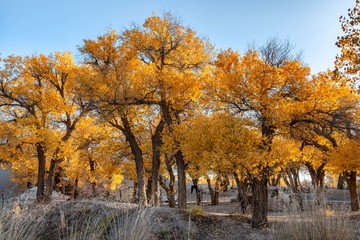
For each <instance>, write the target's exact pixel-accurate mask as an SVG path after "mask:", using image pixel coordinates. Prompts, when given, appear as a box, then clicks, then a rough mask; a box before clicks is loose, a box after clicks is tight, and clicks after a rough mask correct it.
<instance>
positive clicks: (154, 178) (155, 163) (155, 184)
mask: <svg viewBox="0 0 360 240" xmlns="http://www.w3.org/2000/svg"><path fill="white" fill-rule="evenodd" d="M164 126H165V122H164V121H163V120H161V121H160V122H159V124H158V125H157V126H156V129H155V133H154V135H152V136H151V142H152V154H153V156H152V169H151V204H152V205H153V206H159V204H160V189H159V169H160V147H161V145H162V140H161V134H162V132H163V130H164Z"/></svg>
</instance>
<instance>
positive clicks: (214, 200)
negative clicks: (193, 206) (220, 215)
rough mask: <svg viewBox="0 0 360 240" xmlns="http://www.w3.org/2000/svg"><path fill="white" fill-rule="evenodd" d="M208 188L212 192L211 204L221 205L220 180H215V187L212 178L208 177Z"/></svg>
mask: <svg viewBox="0 0 360 240" xmlns="http://www.w3.org/2000/svg"><path fill="white" fill-rule="evenodd" d="M206 182H207V184H208V189H209V192H210V199H211V205H214V206H215V205H219V196H220V182H219V180H218V179H216V181H215V188H212V186H211V181H210V178H206Z"/></svg>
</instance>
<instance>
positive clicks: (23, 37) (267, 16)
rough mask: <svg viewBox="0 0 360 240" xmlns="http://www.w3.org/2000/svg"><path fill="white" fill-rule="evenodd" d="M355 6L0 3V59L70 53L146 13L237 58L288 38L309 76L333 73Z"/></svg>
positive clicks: (231, 0)
mask: <svg viewBox="0 0 360 240" xmlns="http://www.w3.org/2000/svg"><path fill="white" fill-rule="evenodd" d="M354 4H355V0H223V1H220V0H177V1H176V0H142V1H140V0H128V1H123V0H117V1H116V0H57V1H56V0H0V53H2V56H3V57H4V56H7V55H9V54H15V55H33V54H40V53H45V54H49V53H51V52H55V51H71V52H73V53H74V54H75V56H77V55H78V51H77V48H76V46H79V45H82V40H83V39H88V38H90V39H95V38H96V37H97V36H98V35H100V34H103V33H105V32H106V29H109V28H111V29H115V30H117V31H119V32H121V31H122V30H124V29H125V28H128V27H129V26H130V25H131V23H137V24H142V23H143V21H144V20H145V18H146V17H148V16H150V15H152V14H153V13H155V14H159V15H161V13H162V12H164V11H171V12H172V13H173V14H176V15H177V16H179V17H181V18H182V20H183V25H185V26H189V27H191V28H193V29H194V30H196V31H197V32H198V34H199V35H200V36H204V37H208V38H210V40H211V42H212V43H214V45H215V48H217V49H226V48H229V47H231V48H232V49H235V50H238V51H240V52H244V51H245V49H246V48H247V44H248V43H249V42H252V41H256V42H257V43H259V44H262V43H264V42H265V41H266V40H267V39H268V38H270V37H278V38H280V39H285V38H286V39H289V40H290V42H291V43H293V44H294V45H295V46H296V48H297V49H299V50H303V51H304V59H303V60H304V62H305V63H307V64H308V65H309V66H310V67H311V68H312V72H313V73H317V72H319V71H324V70H326V69H327V68H332V67H333V61H334V58H335V56H336V54H337V53H338V52H339V49H338V48H337V47H336V46H335V42H336V37H337V36H338V35H341V34H342V32H341V27H340V23H339V21H338V19H339V17H340V15H346V13H347V9H348V8H352V7H353V6H354Z"/></svg>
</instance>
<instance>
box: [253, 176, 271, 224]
mask: <svg viewBox="0 0 360 240" xmlns="http://www.w3.org/2000/svg"><path fill="white" fill-rule="evenodd" d="M267 183H268V177H267V176H266V175H265V174H264V175H262V176H260V179H258V178H254V179H253V180H252V183H251V187H252V192H253V205H254V212H253V215H252V220H251V226H252V227H253V228H263V227H268V226H269V222H268V219H267V212H268V205H267V204H268V191H267Z"/></svg>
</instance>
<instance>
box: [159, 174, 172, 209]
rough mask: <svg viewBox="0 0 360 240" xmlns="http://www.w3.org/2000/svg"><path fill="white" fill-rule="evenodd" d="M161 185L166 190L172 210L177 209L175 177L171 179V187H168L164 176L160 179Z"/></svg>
mask: <svg viewBox="0 0 360 240" xmlns="http://www.w3.org/2000/svg"><path fill="white" fill-rule="evenodd" d="M159 183H160V186H161V187H162V188H163V189H164V190H165V192H166V198H167V200H168V204H169V207H170V208H175V206H176V201H175V188H174V186H175V176H173V177H170V182H169V186H167V185H166V182H165V181H164V178H163V177H162V176H160V177H159Z"/></svg>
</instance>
